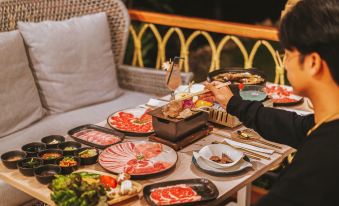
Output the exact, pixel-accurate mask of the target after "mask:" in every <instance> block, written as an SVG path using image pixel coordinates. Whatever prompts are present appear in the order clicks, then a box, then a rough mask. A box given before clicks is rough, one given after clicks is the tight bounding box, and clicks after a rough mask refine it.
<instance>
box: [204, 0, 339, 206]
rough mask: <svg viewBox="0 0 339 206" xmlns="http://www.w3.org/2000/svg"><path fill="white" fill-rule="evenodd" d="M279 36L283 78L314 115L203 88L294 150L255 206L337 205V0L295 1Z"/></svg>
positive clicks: (268, 136)
mask: <svg viewBox="0 0 339 206" xmlns="http://www.w3.org/2000/svg"><path fill="white" fill-rule="evenodd" d="M279 38H280V42H281V44H282V46H283V47H284V48H285V53H286V62H285V67H286V72H287V77H288V80H289V82H290V83H291V85H292V87H293V89H294V92H295V93H296V94H298V95H301V96H305V97H308V98H309V99H310V100H311V101H312V103H313V105H314V115H308V116H299V115H297V114H296V113H294V112H288V111H283V110H278V109H274V108H265V107H264V106H263V105H262V104H261V102H256V101H245V100H242V99H241V98H240V97H239V96H236V95H233V94H232V92H231V91H230V90H229V88H227V87H223V88H220V89H217V88H216V87H215V85H216V84H218V82H213V83H206V87H207V88H208V89H210V90H211V91H212V92H213V93H214V95H215V96H216V99H217V101H218V102H219V103H220V104H221V105H223V106H224V107H225V109H226V110H227V112H228V113H230V114H232V115H235V116H237V117H238V118H239V119H240V121H242V122H243V123H244V125H245V126H247V127H249V128H253V129H254V130H256V131H257V132H258V133H259V134H260V135H261V136H263V137H264V138H265V139H267V140H270V141H275V142H278V143H282V144H287V145H289V146H292V147H294V148H296V149H297V150H298V151H297V152H296V154H295V156H294V159H293V161H292V163H291V164H290V165H288V166H287V168H285V170H284V171H283V172H282V173H281V174H280V176H279V179H278V181H277V182H276V183H275V185H274V186H273V187H272V188H271V190H270V191H269V193H268V194H267V195H266V196H264V197H263V198H262V199H261V200H260V201H259V202H258V204H257V206H282V205H284V206H286V205H291V206H304V205H307V206H312V205H314V206H331V205H339V189H338V186H339V174H338V171H339V58H338V53H337V52H339V1H338V0H302V1H300V2H298V3H297V4H296V5H295V7H293V8H292V9H291V10H290V11H289V12H287V13H286V15H285V16H284V17H283V19H282V21H281V25H280V28H279Z"/></svg>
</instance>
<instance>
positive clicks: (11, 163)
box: [1, 150, 27, 169]
mask: <svg viewBox="0 0 339 206" xmlns="http://www.w3.org/2000/svg"><path fill="white" fill-rule="evenodd" d="M26 156H27V154H26V152H23V151H19V150H15V151H10V152H6V153H4V154H2V155H1V161H2V163H3V164H4V165H5V167H7V168H8V169H17V163H18V161H20V160H22V159H24V158H25V157H26Z"/></svg>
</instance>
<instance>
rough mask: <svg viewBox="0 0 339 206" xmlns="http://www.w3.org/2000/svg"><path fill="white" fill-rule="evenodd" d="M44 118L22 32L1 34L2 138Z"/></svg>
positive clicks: (0, 98)
mask: <svg viewBox="0 0 339 206" xmlns="http://www.w3.org/2000/svg"><path fill="white" fill-rule="evenodd" d="M42 116H43V108H42V106H41V102H40V98H39V94H38V90H37V88H36V85H35V82H34V78H33V76H32V73H31V70H30V68H29V66H28V59H27V55H26V51H25V47H24V43H23V40H22V38H21V35H20V33H19V31H12V32H3V33H0V137H3V136H5V135H7V134H10V133H13V132H15V131H17V130H19V129H22V128H24V127H27V126H28V125H30V124H31V123H33V122H34V121H37V120H39V119H40V118H41V117H42Z"/></svg>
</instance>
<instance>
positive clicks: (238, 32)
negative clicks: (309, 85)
mask: <svg viewBox="0 0 339 206" xmlns="http://www.w3.org/2000/svg"><path fill="white" fill-rule="evenodd" d="M129 14H130V17H131V19H132V25H131V27H130V34H131V37H132V39H133V43H134V52H133V59H132V63H131V64H132V65H134V66H140V67H144V61H143V56H142V49H143V48H142V38H143V36H144V34H145V33H146V31H147V30H148V29H149V30H150V31H151V32H152V33H153V34H154V37H155V39H156V42H157V58H156V63H155V68H156V69H161V65H162V63H163V62H164V61H166V60H167V58H168V57H166V45H167V43H168V40H169V39H170V37H171V36H172V35H173V34H174V33H176V34H177V36H178V39H179V42H180V45H181V48H180V56H182V57H184V58H185V60H184V63H183V65H180V69H181V70H182V71H183V72H189V71H190V68H189V51H190V46H191V44H192V42H193V41H194V40H195V39H196V38H197V37H198V36H203V37H205V39H206V40H207V42H208V44H209V46H210V48H211V53H212V54H211V56H212V58H211V63H210V66H209V71H213V70H215V69H218V68H220V56H221V52H222V49H223V47H224V46H225V45H226V44H227V43H228V42H229V41H233V42H234V43H235V44H236V45H237V47H238V48H239V49H240V51H241V54H242V56H243V59H244V62H243V67H244V68H252V67H253V61H254V59H255V57H256V55H257V52H258V49H259V48H260V47H261V46H264V47H265V48H266V49H267V50H268V51H269V54H270V56H271V57H272V59H273V61H274V64H275V78H274V82H275V83H280V84H284V83H285V82H284V69H283V61H282V59H283V58H282V57H281V55H280V54H279V53H278V52H277V50H276V49H275V48H274V47H273V46H272V44H271V43H270V42H269V41H278V31H277V29H275V28H272V27H265V26H257V25H246V24H239V23H231V22H224V21H217V20H207V19H202V18H192V17H184V16H178V15H170V14H160V13H154V12H146V11H139V10H129ZM133 22H142V23H143V24H142V26H141V28H140V29H138V31H136V28H135V26H134V24H133ZM157 25H161V26H168V27H169V29H168V30H167V31H166V32H165V34H163V35H161V34H160V32H159V29H158V27H157ZM182 29H191V30H192V33H191V34H190V35H189V36H188V37H187V38H186V37H185V35H184V32H183V30H182ZM210 33H218V34H225V36H224V37H223V38H222V39H221V40H220V41H219V42H218V43H216V42H215V40H214V39H213V37H212V35H211V34H210ZM239 37H246V38H250V39H255V40H256V42H255V44H254V46H253V47H252V48H251V49H250V50H249V51H248V50H247V49H246V48H245V46H244V44H243V42H242V41H241V40H240V39H239Z"/></svg>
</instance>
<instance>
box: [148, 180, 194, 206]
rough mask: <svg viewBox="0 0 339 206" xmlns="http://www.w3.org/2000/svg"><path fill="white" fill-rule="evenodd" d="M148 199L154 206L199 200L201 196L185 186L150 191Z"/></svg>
mask: <svg viewBox="0 0 339 206" xmlns="http://www.w3.org/2000/svg"><path fill="white" fill-rule="evenodd" d="M150 198H151V200H152V201H153V202H154V203H155V204H156V205H171V204H178V203H188V202H196V201H199V200H201V196H200V195H198V194H197V192H196V191H194V190H193V189H192V188H191V187H189V186H187V185H185V184H179V185H173V186H167V187H158V188H155V189H152V190H151V195H150Z"/></svg>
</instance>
